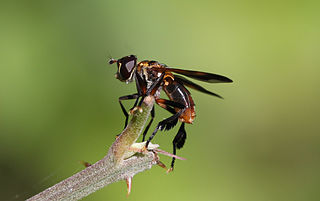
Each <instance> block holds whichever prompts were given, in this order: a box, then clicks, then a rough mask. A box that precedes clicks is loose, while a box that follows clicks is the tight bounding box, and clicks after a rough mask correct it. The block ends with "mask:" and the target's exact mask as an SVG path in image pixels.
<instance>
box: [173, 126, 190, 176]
mask: <svg viewBox="0 0 320 201" xmlns="http://www.w3.org/2000/svg"><path fill="white" fill-rule="evenodd" d="M184 124H185V123H184V122H182V124H181V126H180V128H179V131H178V133H177V134H176V136H175V137H174V139H173V141H172V145H173V154H174V155H176V148H178V149H181V148H182V147H183V145H184V143H185V141H186V138H187V133H186V130H185V129H184ZM175 160H176V159H175V158H172V161H171V168H170V170H169V172H170V171H172V170H173V167H174V162H175Z"/></svg>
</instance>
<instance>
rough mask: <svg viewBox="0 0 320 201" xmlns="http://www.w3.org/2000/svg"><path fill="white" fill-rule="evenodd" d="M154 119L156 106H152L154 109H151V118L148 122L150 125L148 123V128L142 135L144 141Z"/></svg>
mask: <svg viewBox="0 0 320 201" xmlns="http://www.w3.org/2000/svg"><path fill="white" fill-rule="evenodd" d="M153 119H154V106H153V107H152V110H151V120H150V121H149V123H148V125H147V127H146V129H145V130H144V132H143V135H142V142H143V141H144V139H145V137H146V134H147V132H148V130H149V128H150V126H151V124H152V122H153Z"/></svg>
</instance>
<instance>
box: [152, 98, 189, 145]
mask: <svg viewBox="0 0 320 201" xmlns="http://www.w3.org/2000/svg"><path fill="white" fill-rule="evenodd" d="M156 102H157V103H158V104H159V105H160V106H161V107H163V108H164V109H166V110H168V111H169V112H171V113H173V115H172V116H171V117H169V118H167V119H164V120H163V121H160V122H159V123H158V125H157V127H156V128H155V130H154V131H153V133H152V134H151V136H150V137H149V139H148V140H147V143H146V147H148V144H149V143H150V141H151V140H152V139H153V138H154V136H155V135H156V133H157V131H158V130H159V129H160V130H163V129H165V130H170V129H171V128H173V127H174V126H175V125H176V124H177V122H178V118H179V117H180V115H181V114H182V113H183V112H184V111H185V109H186V108H185V106H184V105H182V104H180V103H177V102H174V101H169V100H165V99H156ZM178 106H179V107H180V110H179V111H178V112H176V111H175V110H174V108H172V107H178Z"/></svg>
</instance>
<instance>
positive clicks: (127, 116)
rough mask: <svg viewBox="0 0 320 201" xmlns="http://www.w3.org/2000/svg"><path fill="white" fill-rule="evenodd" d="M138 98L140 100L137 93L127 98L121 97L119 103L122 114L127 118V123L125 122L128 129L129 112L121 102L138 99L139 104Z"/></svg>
mask: <svg viewBox="0 0 320 201" xmlns="http://www.w3.org/2000/svg"><path fill="white" fill-rule="evenodd" d="M138 98H139V95H138V94H137V93H135V94H132V95H127V96H121V97H119V103H120V107H121V110H122V112H123V114H124V116H126V121H125V125H124V128H126V127H127V125H128V119H129V114H128V112H127V110H126V108H125V107H124V106H123V104H122V102H121V101H123V100H132V99H136V102H138V101H137V100H138Z"/></svg>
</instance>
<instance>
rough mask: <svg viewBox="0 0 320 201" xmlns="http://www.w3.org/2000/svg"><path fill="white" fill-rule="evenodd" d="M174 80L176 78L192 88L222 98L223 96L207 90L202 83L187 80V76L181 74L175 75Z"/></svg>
mask: <svg viewBox="0 0 320 201" xmlns="http://www.w3.org/2000/svg"><path fill="white" fill-rule="evenodd" d="M174 80H176V81H177V82H179V83H180V84H183V85H185V86H187V87H190V88H192V89H195V90H198V91H201V92H203V93H206V94H209V95H212V96H216V97H218V98H222V96H220V95H218V94H215V93H213V92H211V91H208V90H206V89H205V88H203V87H202V86H200V85H197V84H196V83H193V82H191V81H190V80H187V79H186V78H184V77H182V76H179V75H175V76H174ZM222 99H223V98H222Z"/></svg>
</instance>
